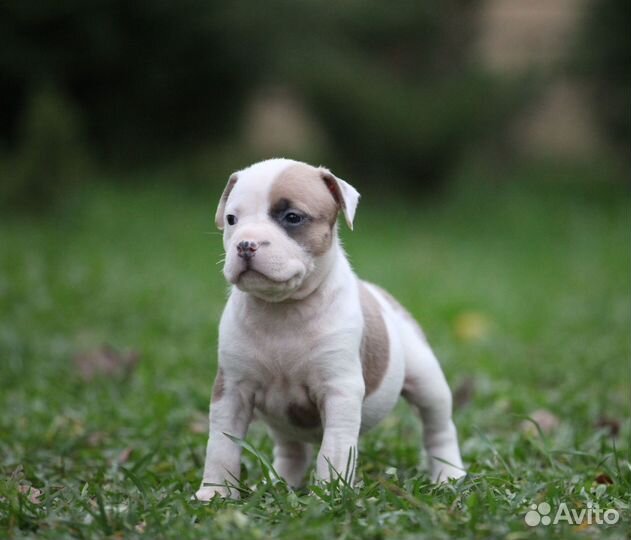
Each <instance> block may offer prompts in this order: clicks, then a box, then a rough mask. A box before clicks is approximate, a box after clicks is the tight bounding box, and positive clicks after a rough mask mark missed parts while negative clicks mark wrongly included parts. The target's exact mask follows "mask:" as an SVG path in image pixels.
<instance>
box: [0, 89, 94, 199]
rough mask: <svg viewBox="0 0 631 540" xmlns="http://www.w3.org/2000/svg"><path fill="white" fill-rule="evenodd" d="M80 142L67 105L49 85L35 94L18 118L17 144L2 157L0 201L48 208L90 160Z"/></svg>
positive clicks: (78, 129) (78, 127)
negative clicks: (9, 154) (13, 150)
mask: <svg viewBox="0 0 631 540" xmlns="http://www.w3.org/2000/svg"><path fill="white" fill-rule="evenodd" d="M84 140H85V138H84V135H83V133H82V129H81V125H80V120H79V116H78V115H77V113H76V111H75V110H74V109H73V106H72V104H70V103H68V101H67V100H65V99H64V98H63V96H61V95H60V94H59V93H58V92H56V91H55V90H54V89H52V88H50V87H44V88H41V89H39V90H38V91H37V92H35V93H34V94H33V95H32V96H31V98H30V99H29V100H28V105H27V107H26V111H25V113H24V115H23V116H22V118H21V124H20V126H19V145H18V147H17V149H16V151H15V152H14V153H13V155H12V156H10V157H9V158H7V159H6V160H4V169H5V170H4V171H3V175H2V176H3V182H2V184H0V194H1V195H2V202H3V203H5V204H9V205H17V206H19V207H24V206H25V205H27V206H29V207H34V208H37V209H42V208H44V207H50V206H51V205H52V204H53V203H54V202H55V201H56V200H57V198H58V197H59V196H60V194H61V193H62V192H63V191H64V189H66V188H67V187H68V186H69V185H71V184H72V183H74V182H76V181H77V180H79V179H80V178H81V176H82V175H84V174H85V173H86V170H87V169H88V167H89V161H90V160H89V158H88V153H87V151H86V149H85V147H84Z"/></svg>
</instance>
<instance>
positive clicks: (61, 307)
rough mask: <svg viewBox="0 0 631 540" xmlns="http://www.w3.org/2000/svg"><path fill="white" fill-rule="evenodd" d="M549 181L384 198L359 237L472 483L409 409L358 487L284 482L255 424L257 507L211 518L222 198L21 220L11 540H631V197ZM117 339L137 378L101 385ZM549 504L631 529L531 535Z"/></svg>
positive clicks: (378, 440)
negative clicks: (204, 486)
mask: <svg viewBox="0 0 631 540" xmlns="http://www.w3.org/2000/svg"><path fill="white" fill-rule="evenodd" d="M532 174H533V173H532V171H530V172H528V171H527V172H526V173H523V174H522V173H519V174H518V173H515V175H517V176H520V175H522V176H526V178H517V179H516V180H515V181H514V182H508V181H507V182H506V183H505V184H497V185H490V184H488V183H485V182H477V181H476V182H472V183H466V182H464V180H463V181H462V182H460V185H459V189H458V190H455V191H454V193H452V194H450V195H449V196H445V197H441V198H437V199H432V200H425V201H422V202H420V203H418V204H416V205H411V204H409V203H398V204H395V203H392V202H382V203H380V204H381V206H378V203H377V201H376V198H372V199H371V198H370V197H365V200H364V201H363V203H362V205H361V206H360V210H359V213H358V216H357V222H356V229H355V232H354V233H352V234H350V233H347V232H344V238H345V245H346V247H347V250H348V252H349V253H350V256H351V259H352V261H353V264H354V266H355V268H356V269H357V270H358V272H359V273H360V274H361V276H362V277H365V278H367V279H370V280H373V281H376V282H378V283H380V284H381V285H383V286H385V287H387V288H389V289H390V291H391V292H392V293H393V294H395V295H396V296H397V297H398V298H399V299H400V300H401V301H402V303H404V304H405V305H406V306H407V307H408V308H409V309H410V310H411V311H412V312H413V313H414V314H415V316H417V318H418V319H419V320H420V321H421V323H422V324H423V326H424V328H425V330H426V333H427V334H428V336H429V339H430V341H431V343H432V344H433V345H434V347H435V350H436V352H437V354H438V356H439V358H440V359H441V361H442V364H443V366H444V368H445V371H446V373H447V376H448V379H449V381H450V383H451V385H452V388H454V389H456V393H457V395H458V398H457V401H458V404H459V407H458V409H457V411H456V414H455V419H456V423H457V425H458V428H459V434H460V440H461V445H462V450H463V454H464V459H465V461H466V463H467V464H468V467H469V471H470V474H469V475H468V476H467V477H466V478H465V479H462V480H461V481H458V482H456V483H451V484H447V485H441V486H433V485H431V484H430V483H429V480H428V477H427V474H426V472H425V471H424V469H423V468H422V467H419V466H418V463H417V457H418V450H419V448H420V446H421V432H420V428H419V426H418V422H417V420H416V418H415V417H414V416H413V414H412V413H411V412H410V411H409V410H408V409H407V408H406V406H405V405H404V404H400V405H399V406H398V408H397V410H396V411H395V414H393V415H392V416H391V417H389V418H388V419H387V420H386V421H385V422H384V423H383V424H382V425H380V426H379V427H378V428H376V429H375V430H373V431H372V432H371V433H369V434H367V435H366V436H365V437H364V438H363V439H362V441H361V447H360V467H359V473H358V477H359V479H360V485H359V487H357V488H355V489H351V488H350V487H348V486H344V485H331V486H329V487H328V488H327V489H325V488H323V487H321V486H320V487H318V486H312V488H311V490H305V491H299V492H293V491H291V490H289V489H287V487H286V486H285V485H284V484H282V483H278V482H273V481H272V475H271V473H270V471H269V470H268V468H267V466H266V459H264V458H266V457H267V458H268V457H269V456H270V454H271V446H270V442H269V440H268V439H267V437H266V436H265V432H264V430H263V429H262V428H261V427H260V426H253V428H252V430H251V432H250V435H249V436H248V443H249V444H250V445H251V448H252V450H253V451H252V452H247V451H246V452H245V455H244V460H243V478H244V482H243V486H244V488H246V489H247V493H246V495H245V496H244V498H243V500H242V501H240V502H232V501H219V500H215V501H213V502H212V503H210V504H208V505H203V504H199V503H196V502H192V501H191V500H190V497H191V495H192V494H193V493H194V492H195V490H196V488H197V487H198V484H199V481H200V475H201V468H202V459H203V453H204V447H205V442H206V433H205V431H206V411H207V407H208V400H209V395H210V388H211V384H212V380H213V376H214V372H215V368H216V329H217V323H218V320H219V316H220V313H221V308H222V304H223V302H224V298H225V290H226V287H225V284H224V282H223V280H222V277H221V274H220V267H219V266H217V265H216V261H218V260H219V258H220V255H221V243H220V237H219V236H218V235H216V234H215V233H214V232H212V231H213V230H214V229H213V225H212V216H213V213H214V207H215V202H216V201H215V195H216V193H214V192H213V193H212V194H211V193H209V194H205V195H204V196H203V197H202V196H200V195H199V194H193V195H191V194H188V195H187V194H186V193H184V192H183V191H182V190H175V189H172V190H169V189H167V188H165V187H164V186H162V187H156V188H151V187H147V186H146V185H145V187H136V188H123V187H108V186H107V185H92V186H89V187H86V188H85V189H84V190H82V191H80V192H78V193H77V194H76V195H74V196H72V197H70V198H69V199H68V200H67V201H66V204H65V208H64V210H63V211H60V212H57V213H54V214H51V215H48V216H46V217H40V218H28V217H24V216H21V217H20V216H13V217H7V218H5V219H4V220H3V223H2V227H1V228H0V407H1V410H2V414H0V471H1V472H0V537H7V536H8V537H9V538H28V537H37V538H67V537H75V538H86V539H88V538H103V537H113V538H134V537H143V536H144V537H147V538H152V539H154V538H178V539H179V538H182V539H186V538H219V539H224V538H225V539H228V538H235V539H236V538H238V539H241V538H252V539H257V538H286V539H295V538H300V539H302V540H307V539H311V538H314V539H315V538H333V537H339V538H375V539H382V538H383V539H386V538H393V539H397V540H399V539H406V538H431V539H440V538H499V537H502V538H511V539H519V538H530V537H541V538H543V537H563V538H573V537H576V538H585V537H610V538H623V537H628V534H629V533H628V529H629V493H630V492H631V467H630V465H629V437H630V435H631V426H630V422H629V322H630V321H629V243H628V240H629V235H628V220H627V219H626V217H627V211H628V202H629V198H628V194H627V193H626V192H625V191H624V190H623V189H622V187H621V186H615V185H611V184H607V183H603V182H586V183H583V182H578V183H564V182H563V181H562V180H554V179H546V178H543V180H541V181H537V182H532V181H531V179H530V178H529V175H530V176H531V175H532ZM537 174H538V175H539V176H546V175H548V176H553V173H551V172H549V171H548V172H546V171H545V170H544V171H543V172H542V173H541V174H539V173H537ZM580 174H581V175H582V176H583V177H589V176H590V175H591V174H595V173H590V172H589V171H587V172H585V171H580ZM546 180H548V181H546ZM587 180H590V178H587ZM359 187H361V186H359ZM207 233H208V234H207ZM103 343H108V344H111V345H112V346H114V347H116V348H118V349H120V350H126V349H131V350H134V351H137V352H138V353H139V354H140V356H141V360H140V362H139V365H138V367H137V369H135V371H134V372H133V373H132V374H131V375H129V376H128V377H114V376H111V377H110V376H107V375H102V376H99V377H97V378H96V379H95V380H93V381H91V382H84V381H83V380H82V379H81V378H80V377H79V375H78V373H77V368H76V366H75V365H74V364H73V362H72V359H73V357H75V356H76V355H77V354H78V353H80V352H84V351H90V350H94V349H95V348H96V347H98V346H100V345H101V344H103ZM538 410H539V411H540V410H543V411H547V412H549V413H551V414H553V415H554V417H552V420H551V421H548V422H545V420H546V419H545V418H542V417H541V414H542V413H538V412H536V411H538ZM529 417H534V418H535V419H537V418H539V423H540V427H541V429H540V430H537V429H528V427H527V426H528V425H531V426H533V425H534V424H532V423H530V422H529V421H528V420H527V418H529ZM546 424H549V425H546ZM618 427H619V430H618V431H619V432H618V434H617V436H616V435H614V434H612V429H613V431H615V430H616V428H618ZM261 456H262V457H263V458H261ZM33 488H35V489H37V490H38V491H34V489H33ZM29 490H30V491H29ZM544 501H545V502H548V503H549V504H550V505H551V506H552V508H553V511H555V510H556V508H558V506H559V505H560V504H561V503H566V504H567V505H568V506H569V507H570V508H575V509H580V508H585V507H586V505H587V503H588V502H590V501H591V502H593V503H597V504H598V505H599V506H600V507H601V508H603V509H605V508H613V509H616V510H617V511H618V512H620V515H621V518H620V521H619V522H618V524H616V525H611V526H606V525H595V524H594V525H592V526H586V525H585V524H583V525H582V526H571V525H568V524H565V523H561V524H558V525H550V526H547V527H546V526H543V525H540V526H538V527H533V528H531V527H528V526H527V525H526V524H525V522H524V515H525V513H526V512H527V511H528V510H529V505H530V504H532V503H533V502H535V503H540V502H544Z"/></svg>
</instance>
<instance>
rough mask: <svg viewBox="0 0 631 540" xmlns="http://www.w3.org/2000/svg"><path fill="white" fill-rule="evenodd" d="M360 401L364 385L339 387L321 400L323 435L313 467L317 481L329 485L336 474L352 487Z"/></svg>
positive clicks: (359, 418) (360, 407)
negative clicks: (326, 481)
mask: <svg viewBox="0 0 631 540" xmlns="http://www.w3.org/2000/svg"><path fill="white" fill-rule="evenodd" d="M363 397H364V388H363V385H362V386H361V387H359V385H357V383H355V382H351V383H350V384H346V385H338V386H336V387H335V388H332V389H331V390H330V391H328V392H327V394H326V395H325V396H324V404H323V407H322V413H323V416H324V419H323V420H324V435H323V438H322V445H321V446H320V453H319V454H318V460H317V464H316V474H317V477H318V478H319V479H320V480H328V481H330V480H332V479H333V478H334V477H335V476H336V475H337V474H339V475H341V476H342V477H343V478H346V479H347V481H348V482H349V483H352V481H353V477H354V474H355V464H356V461H357V438H358V437H359V428H360V425H361V414H362V402H363Z"/></svg>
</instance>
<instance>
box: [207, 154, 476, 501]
mask: <svg viewBox="0 0 631 540" xmlns="http://www.w3.org/2000/svg"><path fill="white" fill-rule="evenodd" d="M358 200H359V193H357V191H356V190H355V189H354V188H353V187H352V186H351V185H349V184H348V183H346V182H345V181H343V180H341V179H339V178H336V177H335V176H334V175H333V174H331V172H329V171H328V170H327V169H324V168H321V167H320V168H317V167H312V166H310V165H307V164H305V163H300V162H296V161H291V160H286V159H271V160H268V161H263V162H261V163H257V164H255V165H252V166H251V167H248V168H247V169H244V170H242V171H239V172H237V173H235V174H233V175H232V176H231V177H230V180H229V181H228V185H227V186H226V189H225V191H224V192H223V194H222V196H221V200H220V202H219V207H218V208H217V215H216V223H217V226H218V227H219V229H223V230H224V236H223V244H224V248H225V252H226V260H225V265H224V270H223V271H224V275H225V277H226V279H227V280H228V281H229V282H230V283H231V284H232V290H231V293H230V298H229V299H228V303H227V305H226V308H225V310H224V313H223V316H222V318H221V324H220V328H219V370H218V373H217V378H216V380H215V385H214V389H213V396H212V402H211V412H210V438H209V441H208V448H207V452H206V464H205V467H204V477H203V481H202V486H201V488H200V489H199V491H197V494H196V496H197V498H198V499H199V500H208V499H210V498H211V497H213V496H214V495H217V494H218V495H221V496H232V497H237V496H238V492H237V490H236V489H234V488H230V486H229V485H230V484H232V485H234V484H235V483H236V482H237V481H238V479H239V470H240V457H241V449H240V447H239V446H238V445H237V444H236V443H235V442H234V441H233V440H232V439H231V438H229V437H227V436H226V435H225V434H229V435H231V436H234V437H236V438H240V439H242V438H244V437H245V435H246V432H247V430H248V425H249V424H250V421H251V420H252V419H253V418H254V417H257V418H261V419H262V420H263V421H264V422H265V423H266V424H267V426H268V427H269V431H270V434H271V436H272V437H273V439H274V444H275V448H274V468H275V469H276V471H277V472H278V473H279V474H280V475H281V476H282V477H283V478H284V479H285V480H286V481H287V483H288V484H289V485H291V486H299V485H300V484H301V483H302V482H303V480H304V477H305V474H306V472H307V469H308V468H309V465H310V462H311V456H312V445H313V444H320V450H319V453H318V458H317V465H316V474H317V477H318V478H320V479H324V480H327V479H330V475H331V474H341V475H345V476H346V477H347V478H352V475H353V471H354V459H351V460H349V456H354V455H355V452H356V447H357V438H358V436H359V434H360V433H361V432H364V431H366V430H368V429H370V428H371V427H373V426H374V425H375V424H377V423H378V422H379V421H380V420H381V419H383V418H384V417H385V416H386V415H387V414H388V413H389V412H390V411H391V410H392V408H393V406H394V405H395V403H396V402H397V399H398V398H399V396H400V395H403V397H405V398H406V399H407V400H408V401H409V402H410V403H411V404H412V405H413V406H414V407H415V408H416V409H418V411H419V412H420V415H421V418H422V420H423V425H424V441H425V448H426V450H427V452H428V454H429V456H430V463H431V476H432V478H433V480H435V481H440V480H443V479H447V478H455V477H459V476H462V475H463V474H464V471H463V468H462V461H461V459H460V451H459V449H458V440H457V435H456V428H455V426H454V424H453V422H452V419H451V393H450V391H449V387H448V386H447V382H446V380H445V377H444V375H443V372H442V370H441V368H440V365H439V364H438V361H437V360H436V358H435V356H434V354H433V353H432V350H431V349H430V347H429V345H428V344H427V341H426V340H425V337H424V335H423V333H422V331H421V329H420V328H419V327H418V325H417V324H416V322H415V321H414V319H413V318H412V317H411V316H410V315H409V314H408V313H407V312H406V311H405V309H404V308H403V307H401V305H400V304H399V303H398V302H397V301H396V300H394V298H392V297H391V296H390V295H389V294H388V293H387V292H385V291H383V290H382V289H380V288H379V287H377V286H376V285H372V284H369V283H366V282H364V281H361V280H360V279H358V277H357V276H356V275H355V273H354V272H353V270H352V269H351V266H350V264H349V262H348V260H347V258H346V256H345V253H344V251H343V249H342V247H341V245H340V241H339V239H338V235H337V224H336V222H337V215H338V212H339V211H340V210H341V212H342V213H343V214H344V217H345V219H346V222H347V224H348V226H349V227H351V228H352V226H353V217H354V214H355V209H356V207H357V203H358ZM347 468H348V469H350V470H347Z"/></svg>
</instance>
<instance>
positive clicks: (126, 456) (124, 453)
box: [117, 447, 134, 465]
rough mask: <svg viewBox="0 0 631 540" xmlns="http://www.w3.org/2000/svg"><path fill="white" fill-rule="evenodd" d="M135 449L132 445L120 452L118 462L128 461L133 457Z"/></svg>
mask: <svg viewBox="0 0 631 540" xmlns="http://www.w3.org/2000/svg"><path fill="white" fill-rule="evenodd" d="M133 451H134V449H133V448H131V447H127V448H125V449H124V450H122V451H121V453H120V454H118V460H117V461H118V463H119V464H121V465H122V464H123V463H127V462H128V461H129V458H130V457H131V454H132V452H133Z"/></svg>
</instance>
